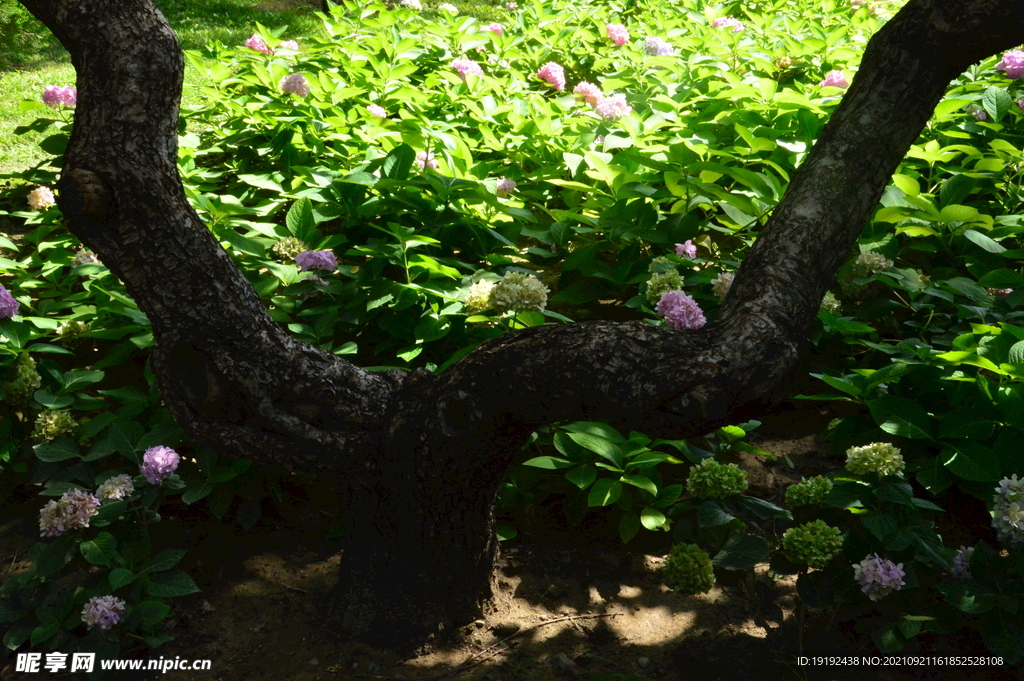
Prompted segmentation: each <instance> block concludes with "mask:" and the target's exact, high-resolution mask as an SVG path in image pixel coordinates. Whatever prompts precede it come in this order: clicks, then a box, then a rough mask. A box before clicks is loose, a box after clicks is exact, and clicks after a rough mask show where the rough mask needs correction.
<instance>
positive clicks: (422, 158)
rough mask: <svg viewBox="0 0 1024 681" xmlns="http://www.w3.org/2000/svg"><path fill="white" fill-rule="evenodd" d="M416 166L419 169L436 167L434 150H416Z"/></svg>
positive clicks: (433, 168) (434, 168)
mask: <svg viewBox="0 0 1024 681" xmlns="http://www.w3.org/2000/svg"><path fill="white" fill-rule="evenodd" d="M416 167H417V168H419V169H420V170H423V169H424V168H430V169H431V170H436V169H437V161H435V160H434V152H432V151H417V152H416Z"/></svg>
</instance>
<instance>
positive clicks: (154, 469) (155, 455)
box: [139, 447, 181, 485]
mask: <svg viewBox="0 0 1024 681" xmlns="http://www.w3.org/2000/svg"><path fill="white" fill-rule="evenodd" d="M179 461H181V457H179V456H178V453H177V452H176V451H174V450H173V449H171V448H170V447H150V448H149V449H147V450H146V453H145V454H143V455H142V465H141V466H139V470H140V471H141V472H142V475H143V476H145V478H146V480H147V481H148V482H149V484H151V485H159V484H160V483H161V482H163V480H164V478H166V477H167V476H169V475H170V474H171V473H173V472H174V471H176V470H178V462H179Z"/></svg>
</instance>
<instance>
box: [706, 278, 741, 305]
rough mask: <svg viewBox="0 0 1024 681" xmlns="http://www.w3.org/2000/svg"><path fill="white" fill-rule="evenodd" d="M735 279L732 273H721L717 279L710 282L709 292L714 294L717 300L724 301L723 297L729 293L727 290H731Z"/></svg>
mask: <svg viewBox="0 0 1024 681" xmlns="http://www.w3.org/2000/svg"><path fill="white" fill-rule="evenodd" d="M735 277H736V275H735V274H733V273H732V272H722V273H721V274H719V275H718V276H717V277H715V278H714V279H712V280H711V292H712V293H714V294H715V297H716V298H718V299H719V300H725V296H726V295H727V294H728V293H729V289H730V288H732V280H733V279H734V278H735Z"/></svg>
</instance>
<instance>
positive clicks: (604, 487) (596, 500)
mask: <svg viewBox="0 0 1024 681" xmlns="http://www.w3.org/2000/svg"><path fill="white" fill-rule="evenodd" d="M620 496H622V483H621V482H619V481H618V480H610V479H609V478H601V479H600V480H598V481H597V482H595V483H594V484H593V486H591V488H590V492H589V493H588V494H587V506H590V507H594V506H610V505H611V504H614V503H615V502H616V501H618V500H619V497H620Z"/></svg>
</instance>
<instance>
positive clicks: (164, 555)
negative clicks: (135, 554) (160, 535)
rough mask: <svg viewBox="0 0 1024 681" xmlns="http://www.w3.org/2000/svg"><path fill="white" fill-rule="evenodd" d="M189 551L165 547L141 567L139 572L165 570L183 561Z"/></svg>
mask: <svg viewBox="0 0 1024 681" xmlns="http://www.w3.org/2000/svg"><path fill="white" fill-rule="evenodd" d="M186 553H188V552H187V551H186V550H185V549H164V550H163V551H161V552H160V553H158V554H157V555H155V556H153V557H152V558H150V559H149V560H147V561H146V562H145V563H143V564H142V565H141V566H140V567H139V572H163V571H164V570H170V569H171V568H173V567H174V566H175V565H177V564H178V563H180V562H181V559H182V558H184V557H185V554H186Z"/></svg>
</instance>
